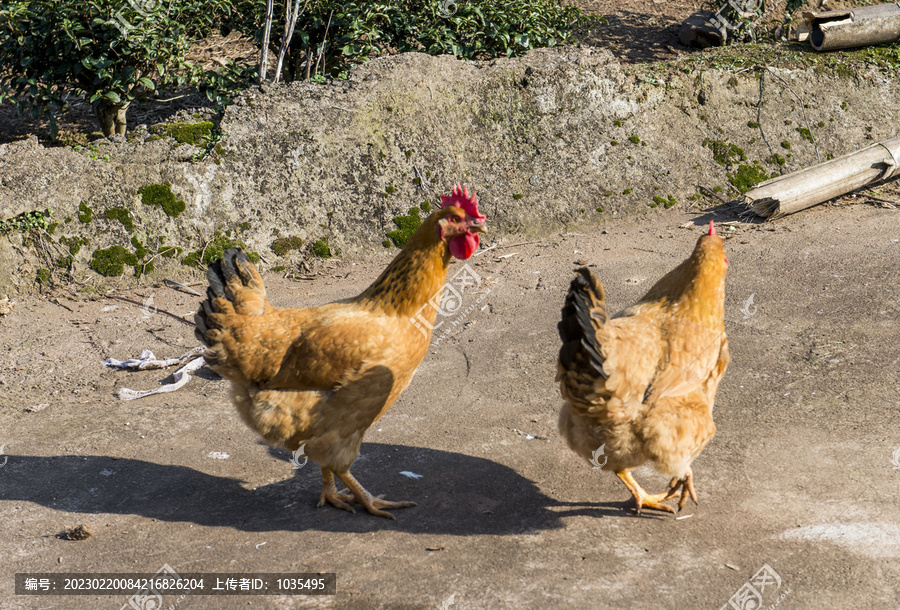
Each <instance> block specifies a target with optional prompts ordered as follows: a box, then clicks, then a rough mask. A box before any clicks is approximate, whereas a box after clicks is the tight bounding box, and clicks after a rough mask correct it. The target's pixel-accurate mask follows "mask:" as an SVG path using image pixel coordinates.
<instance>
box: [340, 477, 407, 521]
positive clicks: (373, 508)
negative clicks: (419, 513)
mask: <svg viewBox="0 0 900 610" xmlns="http://www.w3.org/2000/svg"><path fill="white" fill-rule="evenodd" d="M329 474H330V473H329ZM336 474H337V476H338V478H339V479H340V480H341V481H342V482H343V483H344V485H346V486H347V489H348V490H349V491H350V492H352V493H353V495H354V496H355V498H354V499H355V501H356V502H358V503H359V504H362V505H363V506H364V507H365V508H366V510H367V511H369V512H370V513H372V514H373V515H377V516H379V517H386V518H388V519H393V518H394V515H392V514H391V513H389V512H387V511H384V510H379V509H382V508H409V507H410V506H415V505H416V503H415V502H407V501H400V502H391V501H389V500H382V499H381V498H380V497H379V498H376V497H374V496H373V495H372V494H370V493H369V492H367V491H366V490H365V489H364V488H363V486H362V485H360V484H359V482H358V481H357V480H356V479H355V478H353V475H352V474H350V471H347V472H338V473H336ZM332 485H333V483H332ZM323 493H324V492H323ZM330 501H331V500H329V502H330ZM332 504H334V502H332ZM335 506H337V505H335ZM341 508H343V507H341Z"/></svg>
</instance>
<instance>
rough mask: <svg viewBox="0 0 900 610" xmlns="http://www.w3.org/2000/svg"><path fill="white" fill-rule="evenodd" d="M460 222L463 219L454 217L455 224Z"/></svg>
mask: <svg viewBox="0 0 900 610" xmlns="http://www.w3.org/2000/svg"><path fill="white" fill-rule="evenodd" d="M460 220H462V218H460V217H459V216H454V217H453V222H459V221H460Z"/></svg>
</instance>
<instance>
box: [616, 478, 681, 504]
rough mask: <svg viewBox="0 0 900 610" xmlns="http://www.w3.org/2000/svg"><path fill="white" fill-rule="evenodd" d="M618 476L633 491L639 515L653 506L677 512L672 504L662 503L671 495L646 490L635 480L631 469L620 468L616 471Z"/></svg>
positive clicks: (670, 491)
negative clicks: (650, 492) (654, 493)
mask: <svg viewBox="0 0 900 610" xmlns="http://www.w3.org/2000/svg"><path fill="white" fill-rule="evenodd" d="M616 476H617V477H619V478H620V479H621V480H622V482H623V483H625V487H627V488H628V491H630V492H631V495H633V496H634V502H635V504H637V513H638V514H639V515H640V514H641V511H642V510H643V509H644V508H652V509H655V510H661V511H665V512H669V513H674V512H675V509H674V508H672V507H671V506H666V505H665V504H660V502H661V501H662V500H667V499H668V498H669V497H671V496H669V495H668V494H664V493H662V494H656V495H652V496H651V495H650V494H648V493H647V492H646V491H644V489H643V488H642V487H641V486H640V485H638V482H637V481H635V480H634V477H633V476H631V471H630V470H620V471H619V472H617V473H616ZM668 493H669V494H671V493H672V490H671V489H670V490H669V492H668Z"/></svg>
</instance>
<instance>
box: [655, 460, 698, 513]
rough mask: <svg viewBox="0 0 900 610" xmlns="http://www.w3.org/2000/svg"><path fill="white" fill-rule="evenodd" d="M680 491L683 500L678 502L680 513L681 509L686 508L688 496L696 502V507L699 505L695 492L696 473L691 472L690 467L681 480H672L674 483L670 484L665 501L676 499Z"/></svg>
mask: <svg viewBox="0 0 900 610" xmlns="http://www.w3.org/2000/svg"><path fill="white" fill-rule="evenodd" d="M679 489H681V498H680V499H679V500H678V512H681V509H683V508H684V504H685V502H687V497H688V495H690V496H691V500H693V501H694V505H695V506H697V505H699V504H698V502H697V492H696V491H694V473H693V472H691V469H690V467H688V469H687V472H685V473H684V477H682V478H681V479H679V478H677V477H673V478H672V482H671V483H669V492H668V493H667V494H666V497H665V498H663V500H669V499H671V498H674V497H675V496H676V495H678V490H679Z"/></svg>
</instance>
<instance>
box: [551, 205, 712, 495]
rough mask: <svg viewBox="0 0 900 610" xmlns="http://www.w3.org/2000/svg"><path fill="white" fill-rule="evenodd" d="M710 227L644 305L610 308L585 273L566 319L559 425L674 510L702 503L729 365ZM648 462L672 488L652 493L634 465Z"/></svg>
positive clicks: (587, 452) (636, 491) (580, 446)
mask: <svg viewBox="0 0 900 610" xmlns="http://www.w3.org/2000/svg"><path fill="white" fill-rule="evenodd" d="M727 267H728V259H727V258H726V256H725V247H724V243H723V241H722V238H721V237H719V236H718V235H716V232H715V228H714V226H713V223H712V222H710V223H709V234H707V235H703V236H702V237H700V239H699V240H698V241H697V246H696V247H695V248H694V252H693V254H691V256H690V258H688V259H687V260H686V261H684V262H683V263H681V264H680V265H679V266H678V267H676V268H675V269H674V270H672V271H671V272H669V273H668V274H667V275H666V276H665V277H663V278H662V279H661V280H659V281H658V282H657V283H656V285H654V286H653V287H652V288H651V289H650V291H649V292H648V293H647V294H646V295H644V297H643V298H642V299H641V300H640V302H639V303H638V304H637V305H634V306H633V307H630V308H628V309H626V310H625V311H622V312H621V313H619V314H616V315H615V316H612V317H610V316H608V315H607V312H606V303H605V297H604V294H603V286H601V284H600V282H599V281H597V278H596V277H594V275H593V274H592V273H591V272H590V271H589V270H587V269H579V270H578V272H577V273H578V275H577V276H576V277H575V279H574V280H573V281H572V285H571V287H570V288H569V293H568V295H567V296H566V303H565V306H564V307H563V310H562V321H561V322H560V323H559V335H560V338H561V339H562V342H563V346H562V348H561V349H560V351H559V364H558V369H557V371H558V372H557V381H559V382H560V390H561V392H562V396H563V398H564V399H565V404H564V405H563V407H562V409H561V410H560V413H559V430H560V433H561V434H562V435H563V436H564V437H565V438H566V441H567V442H568V445H569V447H570V448H571V449H572V450H573V451H574V452H575V453H577V454H578V455H580V456H582V457H583V458H585V459H587V460H589V461H591V463H592V464H594V467H595V468H596V467H602V469H603V470H609V471H612V472H615V473H616V475H617V476H618V477H619V478H620V479H621V480H622V482H623V483H625V486H626V487H627V488H628V490H629V491H630V492H631V493H632V495H633V496H634V500H635V502H636V503H637V511H638V513H640V512H641V509H642V508H653V509H657V510H663V511H669V512H675V511H674V509H673V508H672V507H670V506H668V505H666V504H662V502H663V501H665V500H669V499H671V498H673V497H674V496H675V495H677V493H678V491H679V489H680V491H681V498H680V499H679V502H678V509H679V511H680V510H681V509H682V508H684V503H685V501H686V499H687V496H688V495H690V497H691V499H692V500H693V501H694V503H695V504H696V503H697V494H696V492H695V491H694V485H693V474H692V472H691V462H693V461H694V459H695V458H696V457H697V456H698V455H700V452H701V451H703V448H704V447H706V444H707V443H708V442H709V441H710V439H711V438H712V437H713V434H715V432H716V426H715V424H714V423H713V419H712V410H713V401H714V399H715V396H716V389H717V388H718V386H719V381H720V380H721V379H722V375H723V374H724V373H725V368H726V367H727V366H728V361H729V354H728V339H727V338H726V336H725V320H724V308H725V272H726V270H727ZM648 461H649V462H650V463H652V464H653V466H654V467H655V468H656V469H657V470H658V471H659V472H661V473H663V474H665V475H667V476H671V477H673V478H672V482H671V483H670V485H669V490H668V491H667V492H665V493H661V494H657V495H649V494H647V492H645V491H644V490H643V489H642V488H641V486H640V485H638V483H637V481H635V480H634V477H632V475H631V471H632V470H633V469H634V468H637V467H638V466H640V465H642V464H644V463H646V462H648Z"/></svg>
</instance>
